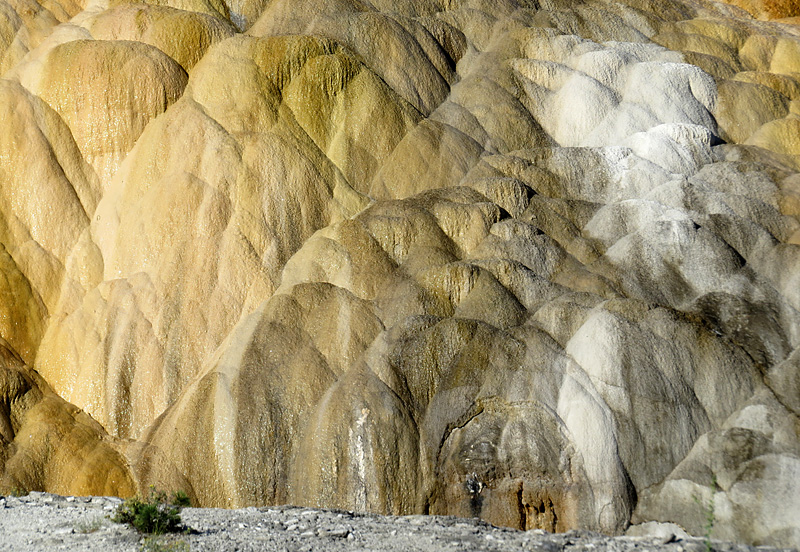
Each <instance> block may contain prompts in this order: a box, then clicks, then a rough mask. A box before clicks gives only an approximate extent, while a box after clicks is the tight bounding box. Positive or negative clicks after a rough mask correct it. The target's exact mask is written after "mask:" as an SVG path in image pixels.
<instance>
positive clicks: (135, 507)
mask: <svg viewBox="0 0 800 552" xmlns="http://www.w3.org/2000/svg"><path fill="white" fill-rule="evenodd" d="M188 505H189V497H188V496H187V495H186V493H183V492H180V493H174V494H173V495H172V497H171V498H168V497H167V493H165V492H163V491H157V490H156V489H155V488H154V487H151V488H150V496H149V497H148V498H147V499H141V498H139V497H135V498H130V499H128V500H126V501H125V502H123V503H122V504H120V505H119V506H118V507H117V511H116V513H115V514H114V517H112V518H111V519H112V521H115V522H117V523H127V524H129V525H132V526H133V527H134V528H136V529H137V530H138V531H139V532H141V533H150V534H154V535H163V534H165V533H177V532H179V531H183V530H184V527H183V525H182V524H181V508H183V507H184V506H188Z"/></svg>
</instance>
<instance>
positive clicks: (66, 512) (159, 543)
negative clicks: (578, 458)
mask: <svg viewBox="0 0 800 552" xmlns="http://www.w3.org/2000/svg"><path fill="white" fill-rule="evenodd" d="M120 503H121V500H120V499H118V498H111V497H63V496H58V495H52V494H48V493H31V494H30V495H28V496H24V497H2V498H0V550H2V551H5V550H13V551H15V552H17V551H19V552H27V551H48V552H49V551H57V550H68V551H97V552H117V551H119V552H123V551H139V550H151V551H163V550H171V551H174V552H184V551H189V550H192V551H197V552H199V551H231V552H234V551H238V552H246V551H270V552H271V551H287V552H288V551H291V552H310V551H312V550H313V551H315V552H317V551H319V552H334V551H348V552H350V551H353V552H354V551H366V550H370V551H398V552H399V551H406V550H425V551H432V552H433V551H448V552H453V551H461V550H465V551H466V550H468V551H484V550H485V551H504V552H512V551H521V550H536V551H540V552H600V551H605V550H607V551H609V552H634V551H636V552H706V546H705V543H704V542H703V540H702V539H696V538H689V537H686V536H685V535H684V536H683V538H681V537H680V536H676V534H675V533H672V532H669V531H666V532H665V531H664V527H663V526H662V527H660V532H661V536H659V537H653V536H649V537H614V538H611V537H606V536H603V535H599V534H597V533H591V532H587V531H571V532H569V533H562V534H549V533H545V532H544V531H528V532H522V531H516V530H513V529H505V528H498V527H493V526H491V525H488V524H486V523H483V522H481V521H478V520H473V519H459V518H452V517H441V516H402V517H396V516H379V515H374V514H356V513H353V512H344V511H337V510H316V509H310V508H298V507H292V506H280V507H270V508H244V509H241V510H220V509H214V508H186V509H184V510H183V512H182V513H181V517H182V519H183V522H184V524H185V525H186V526H187V527H188V528H190V529H189V530H188V531H187V532H186V533H183V534H177V535H170V536H164V537H158V538H146V537H144V536H143V535H141V534H139V533H138V532H136V531H135V530H133V529H131V528H129V527H127V526H125V525H120V524H117V523H114V522H112V521H110V519H109V516H111V515H112V514H113V513H114V511H115V510H116V508H117V506H118V505H119V504H120ZM712 546H713V549H714V550H715V551H716V552H767V551H775V550H778V549H775V548H766V547H758V548H754V547H748V546H743V545H736V544H730V543H722V542H716V541H714V542H713V543H712Z"/></svg>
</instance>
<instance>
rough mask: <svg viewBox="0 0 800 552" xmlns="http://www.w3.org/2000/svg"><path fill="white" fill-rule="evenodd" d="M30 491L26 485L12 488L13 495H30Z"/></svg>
mask: <svg viewBox="0 0 800 552" xmlns="http://www.w3.org/2000/svg"><path fill="white" fill-rule="evenodd" d="M28 494H30V493H29V491H28V489H26V488H24V487H14V488H13V489H11V496H16V497H21V496H28Z"/></svg>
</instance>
